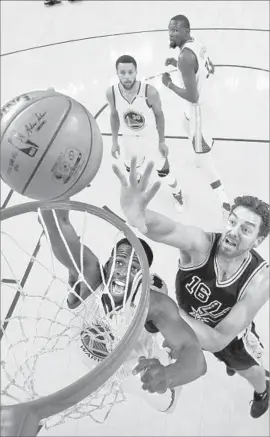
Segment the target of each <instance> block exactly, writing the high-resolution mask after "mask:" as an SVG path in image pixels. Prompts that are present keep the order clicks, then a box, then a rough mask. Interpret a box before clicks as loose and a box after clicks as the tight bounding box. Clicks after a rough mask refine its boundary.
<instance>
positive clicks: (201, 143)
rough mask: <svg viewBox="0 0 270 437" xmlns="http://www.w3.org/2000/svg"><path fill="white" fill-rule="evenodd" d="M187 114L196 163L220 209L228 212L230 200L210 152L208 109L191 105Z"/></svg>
mask: <svg viewBox="0 0 270 437" xmlns="http://www.w3.org/2000/svg"><path fill="white" fill-rule="evenodd" d="M188 116H190V120H189V129H190V132H189V137H190V139H191V141H192V146H193V150H194V152H195V153H196V161H197V164H198V166H199V167H200V169H201V170H202V171H203V173H204V175H205V177H206V179H207V181H208V183H209V185H210V187H211V188H212V189H213V190H214V192H215V194H216V195H217V197H218V199H219V201H220V204H221V206H222V209H223V210H224V211H227V212H229V210H230V202H229V199H228V196H227V194H226V192H225V189H224V185H223V183H222V181H221V178H220V175H219V172H218V171H217V169H216V166H215V164H214V161H213V158H212V154H211V150H212V147H213V143H214V141H213V138H212V134H211V113H210V110H209V108H207V106H206V105H193V106H192V108H191V110H190V114H187V115H186V118H188Z"/></svg>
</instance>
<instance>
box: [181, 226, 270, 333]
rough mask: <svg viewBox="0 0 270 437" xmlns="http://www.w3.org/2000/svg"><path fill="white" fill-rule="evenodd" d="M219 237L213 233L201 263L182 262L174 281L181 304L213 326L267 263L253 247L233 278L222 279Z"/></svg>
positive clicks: (239, 297) (199, 318)
mask: <svg viewBox="0 0 270 437" xmlns="http://www.w3.org/2000/svg"><path fill="white" fill-rule="evenodd" d="M220 237H221V234H212V246H211V249H210V252H209V254H208V256H207V257H206V260H205V261H204V262H203V263H201V264H200V265H198V266H194V267H187V268H186V267H182V266H181V265H180V263H179V270H178V272H177V275H176V284H175V286H176V298H177V302H178V305H179V307H180V308H182V309H183V310H184V311H185V312H186V313H187V314H189V315H190V316H191V317H194V319H197V320H200V321H202V322H204V323H206V324H207V325H209V326H211V327H212V328H213V327H215V326H216V325H217V324H218V323H219V322H220V321H221V320H222V319H223V318H224V317H226V316H227V314H229V312H230V310H231V308H232V307H233V306H234V305H235V304H236V303H237V301H239V300H240V299H241V298H242V297H243V295H244V293H245V290H246V288H247V286H248V284H249V282H250V281H251V279H252V278H253V277H254V276H255V275H256V273H257V272H258V271H259V270H261V269H262V268H263V267H264V266H265V265H267V262H266V261H265V260H264V259H263V258H262V257H261V256H260V255H259V254H258V253H257V252H256V251H255V250H251V252H250V253H249V254H248V256H247V258H246V259H245V261H244V262H243V263H242V265H241V266H240V267H239V269H238V270H237V271H236V272H235V274H234V275H233V276H232V277H231V278H229V279H227V280H225V281H219V280H218V276H219V275H218V269H219V267H218V263H217V259H216V253H217V248H218V243H219V240H220ZM255 291H256V290H255Z"/></svg>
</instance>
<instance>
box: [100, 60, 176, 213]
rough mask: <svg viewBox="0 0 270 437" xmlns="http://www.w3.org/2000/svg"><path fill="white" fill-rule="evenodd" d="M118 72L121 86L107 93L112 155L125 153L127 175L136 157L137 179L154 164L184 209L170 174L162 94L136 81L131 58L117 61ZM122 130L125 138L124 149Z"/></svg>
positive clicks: (150, 86) (173, 178)
mask: <svg viewBox="0 0 270 437" xmlns="http://www.w3.org/2000/svg"><path fill="white" fill-rule="evenodd" d="M116 72H117V76H118V78H119V83H118V84H117V85H113V86H112V87H110V88H108V89H107V92H106V98H107V100H108V103H109V105H110V108H111V116H110V121H111V130H112V142H113V145H112V156H113V157H114V158H116V159H117V158H118V157H119V155H120V153H121V154H122V153H123V160H124V163H125V167H126V170H127V171H128V172H129V171H130V161H131V158H132V157H133V156H136V157H137V174H138V178H139V177H140V169H141V167H142V166H143V164H145V163H147V162H148V161H150V160H152V161H154V162H155V168H156V171H157V174H158V176H159V177H160V178H162V179H163V181H164V182H166V183H167V185H168V186H169V187H170V188H171V191H172V194H173V197H174V199H175V200H176V202H177V203H176V206H177V209H178V210H179V209H181V207H182V206H183V199H182V192H181V189H180V185H179V183H178V181H177V180H176V178H175V177H174V176H173V175H172V174H171V172H170V165H169V161H168V152H169V151H168V147H167V145H166V144H165V136H164V135H165V133H164V131H165V119H164V114H163V111H162V106H161V101H160V97H159V93H158V91H157V90H156V88H155V87H153V86H152V85H149V84H146V83H144V82H141V81H138V80H137V63H136V61H135V59H134V58H133V57H132V56H129V55H123V56H120V58H118V59H117V61H116ZM119 129H120V130H121V132H122V136H123V137H122V147H121V149H120V145H119V142H118V133H119Z"/></svg>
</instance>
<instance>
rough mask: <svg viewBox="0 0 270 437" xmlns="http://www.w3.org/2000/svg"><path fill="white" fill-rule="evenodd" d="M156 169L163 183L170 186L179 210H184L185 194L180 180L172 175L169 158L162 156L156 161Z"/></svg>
mask: <svg viewBox="0 0 270 437" xmlns="http://www.w3.org/2000/svg"><path fill="white" fill-rule="evenodd" d="M159 155H160V154H159ZM155 167H156V171H157V174H158V177H159V178H160V180H161V181H162V183H164V184H166V185H168V187H169V188H170V190H171V193H172V195H173V197H174V199H175V202H176V206H177V209H179V210H182V208H183V206H184V201H183V193H182V189H181V185H180V183H179V180H178V179H176V177H175V176H174V175H173V174H172V172H171V168H170V163H169V160H168V158H164V157H162V156H161V155H160V156H158V157H157V159H156V160H155Z"/></svg>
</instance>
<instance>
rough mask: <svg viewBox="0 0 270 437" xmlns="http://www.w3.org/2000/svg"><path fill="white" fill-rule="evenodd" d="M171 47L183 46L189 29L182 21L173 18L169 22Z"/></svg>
mask: <svg viewBox="0 0 270 437" xmlns="http://www.w3.org/2000/svg"><path fill="white" fill-rule="evenodd" d="M169 38H170V48H171V49H175V48H176V47H181V46H182V45H183V44H184V42H185V41H186V39H187V29H186V28H185V27H183V24H182V23H181V21H175V20H171V21H170V24H169Z"/></svg>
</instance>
